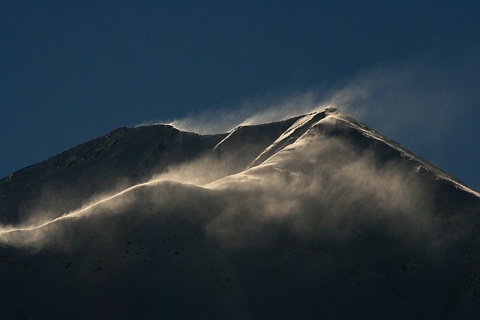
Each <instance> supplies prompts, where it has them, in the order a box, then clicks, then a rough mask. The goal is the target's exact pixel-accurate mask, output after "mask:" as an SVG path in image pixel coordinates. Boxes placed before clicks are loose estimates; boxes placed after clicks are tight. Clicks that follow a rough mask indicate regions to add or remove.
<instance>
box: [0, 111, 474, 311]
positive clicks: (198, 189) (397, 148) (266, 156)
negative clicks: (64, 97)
mask: <svg viewBox="0 0 480 320" xmlns="http://www.w3.org/2000/svg"><path fill="white" fill-rule="evenodd" d="M0 223H1V224H2V227H1V229H0V275H1V277H2V283H3V285H4V286H3V287H4V289H5V291H6V293H5V294H4V295H3V297H2V299H1V300H0V308H1V310H2V314H3V316H2V318H5V319H22V318H23V319H64V318H67V317H68V318H73V319H86V318H90V319H132V318H140V319H479V318H480V258H479V257H480V255H479V253H480V237H479V236H478V234H479V233H478V231H479V230H480V229H479V226H480V194H479V193H478V192H476V191H475V190H472V189H470V188H468V187H467V186H465V185H464V184H462V183H461V182H460V181H458V180H457V179H455V178H454V177H452V176H450V175H449V174H447V173H446V172H444V171H442V170H441V169H439V168H436V167H435V166H434V165H432V164H430V163H429V162H427V161H426V160H424V159H422V158H420V157H419V156H417V155H415V154H413V153H411V152H410V151H408V150H407V149H406V148H404V147H403V146H401V145H400V144H399V143H397V142H395V141H392V140H390V139H388V138H387V137H385V136H383V135H381V134H380V133H378V132H376V131H374V130H372V129H370V128H368V127H367V126H365V125H364V124H361V123H359V122H358V121H356V120H355V119H353V118H351V117H349V116H347V115H345V114H343V113H341V112H340V111H338V110H336V109H334V108H325V109H322V110H319V111H316V112H312V113H310V114H306V115H302V116H297V117H293V118H290V119H286V120H282V121H279V122H274V123H267V124H260V125H252V126H240V127H237V128H235V129H234V130H232V131H231V132H228V133H224V134H215V135H199V134H196V133H192V132H183V131H180V130H178V129H176V128H174V127H172V126H169V125H150V126H139V127H134V128H118V129H116V130H114V131H112V132H111V133H109V134H107V135H106V136H104V137H100V138H97V139H95V140H92V141H89V142H86V143H84V144H82V145H79V146H77V147H75V148H72V149H70V150H67V151H65V152H63V153H61V154H59V155H57V156H54V157H52V158H50V159H48V160H46V161H44V162H41V163H38V164H35V165H32V166H30V167H27V168H25V169H22V170H19V171H17V172H15V173H13V174H11V175H10V176H8V177H5V178H3V179H1V180H0Z"/></svg>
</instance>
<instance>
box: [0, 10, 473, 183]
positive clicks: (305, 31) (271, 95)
mask: <svg viewBox="0 0 480 320" xmlns="http://www.w3.org/2000/svg"><path fill="white" fill-rule="evenodd" d="M0 41H1V46H0V176H5V175H8V174H9V173H11V172H13V171H15V170H18V169H20V168H22V167H25V166H27V165H30V164H33V163H36V162H39V161H41V160H45V159H46V158H48V157H50V156H53V155H55V154H56V153H58V152H60V151H62V150H65V149H68V148H70V147H73V146H75V145H77V144H79V143H82V142H85V141H87V140H89V139H92V138H95V137H97V136H100V135H103V134H106V133H108V132H109V131H111V130H113V129H114V128H116V127H118V126H124V125H126V126H132V125H136V124H139V123H143V122H148V121H168V120H172V119H174V118H183V117H188V116H190V117H195V116H196V115H203V116H205V113H206V112H207V113H208V112H213V113H216V112H217V113H218V110H223V111H224V112H225V111H234V110H235V109H237V108H239V106H242V105H245V102H246V101H247V102H248V101H249V103H250V104H252V103H253V104H254V103H255V101H259V102H261V103H259V105H262V106H265V105H267V104H268V102H269V101H270V102H271V101H280V100H282V99H285V98H288V97H289V96H299V95H300V96H301V95H302V94H304V93H306V92H308V93H309V94H312V92H313V94H314V95H315V96H316V98H315V99H317V100H318V101H321V98H320V97H322V96H329V97H331V96H332V95H334V96H336V99H335V101H337V102H338V103H339V104H342V105H341V106H340V105H339V107H341V108H342V107H345V109H346V110H352V111H353V113H355V115H357V114H358V117H359V118H360V120H362V121H364V122H366V123H367V124H368V125H369V126H371V127H373V128H374V129H377V130H378V131H381V132H382V133H384V134H386V135H387V136H389V137H392V138H394V139H395V140H397V141H399V142H400V143H402V144H403V145H405V146H406V147H408V148H410V149H411V150H412V151H414V152H416V153H417V154H419V155H421V156H422V157H424V158H426V159H427V160H429V161H431V162H433V163H435V164H436V165H438V166H439V167H440V168H442V169H444V170H446V171H448V172H449V173H451V174H453V175H454V176H456V177H458V178H459V179H460V180H462V181H464V182H466V183H467V184H468V185H470V186H471V187H474V188H475V189H477V190H479V189H480V169H479V163H480V151H479V150H480V142H479V140H480V139H479V138H480V134H479V130H478V129H479V125H478V123H480V4H479V3H478V1H456V2H453V1H418V0H417V1H328V2H327V1H78V2H76V1H2V2H1V3H0ZM360 89H361V90H363V91H361V92H367V94H364V95H358V94H357V95H355V94H353V97H352V92H357V93H358V92H359V91H358V90H360ZM355 90H356V91H355ZM345 96H346V97H345ZM274 106H275V105H274V103H273V102H272V105H271V106H270V107H274ZM258 108H260V107H258ZM240 120H241V119H240Z"/></svg>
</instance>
